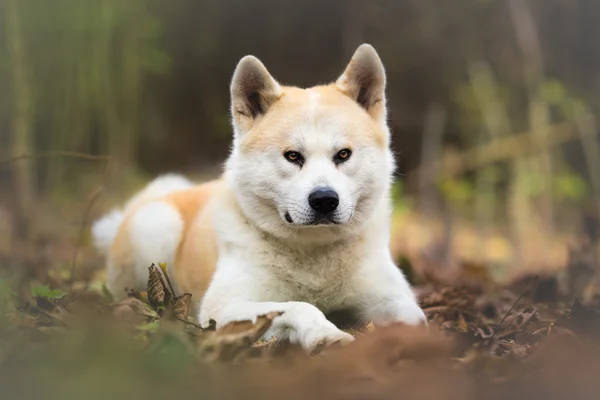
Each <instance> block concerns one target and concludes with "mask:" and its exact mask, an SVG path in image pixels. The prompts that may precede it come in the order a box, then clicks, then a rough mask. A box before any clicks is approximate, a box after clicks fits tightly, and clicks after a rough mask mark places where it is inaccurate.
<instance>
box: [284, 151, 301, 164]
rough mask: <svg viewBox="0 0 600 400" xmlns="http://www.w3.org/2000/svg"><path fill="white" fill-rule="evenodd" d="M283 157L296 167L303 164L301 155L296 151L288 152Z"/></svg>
mask: <svg viewBox="0 0 600 400" xmlns="http://www.w3.org/2000/svg"><path fill="white" fill-rule="evenodd" d="M283 156H284V157H285V159H286V160H288V161H289V162H291V163H294V164H298V165H302V164H303V163H304V158H303V157H302V154H300V153H298V152H297V151H288V152H286V153H285V154H284V155H283Z"/></svg>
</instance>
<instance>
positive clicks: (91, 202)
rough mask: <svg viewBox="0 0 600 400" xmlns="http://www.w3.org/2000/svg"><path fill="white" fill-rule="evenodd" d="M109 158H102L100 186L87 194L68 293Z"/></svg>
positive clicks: (71, 286)
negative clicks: (86, 203)
mask: <svg viewBox="0 0 600 400" xmlns="http://www.w3.org/2000/svg"><path fill="white" fill-rule="evenodd" d="M109 160H110V157H107V158H105V159H104V167H103V172H102V182H101V184H100V186H98V187H97V188H96V189H95V190H94V191H93V192H92V194H91V195H90V196H89V198H90V200H89V201H88V205H87V207H86V209H85V212H84V213H83V219H82V221H81V227H80V229H79V236H78V238H77V244H76V246H75V250H74V251H73V260H72V263H71V276H70V277H69V293H71V292H72V290H73V282H74V281H75V268H76V266H77V256H78V255H79V248H80V247H81V245H82V243H83V234H84V233H85V229H86V227H87V223H88V219H89V216H90V212H91V211H92V207H93V206H94V203H95V202H96V200H97V199H98V197H100V194H101V193H102V191H103V190H104V186H105V183H106V174H107V171H108V161H109Z"/></svg>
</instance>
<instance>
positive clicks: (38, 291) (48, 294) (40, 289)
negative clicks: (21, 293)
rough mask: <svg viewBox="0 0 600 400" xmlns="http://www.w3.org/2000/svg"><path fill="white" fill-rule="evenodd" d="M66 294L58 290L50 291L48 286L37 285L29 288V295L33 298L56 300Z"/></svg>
mask: <svg viewBox="0 0 600 400" xmlns="http://www.w3.org/2000/svg"><path fill="white" fill-rule="evenodd" d="M66 294H67V293H66V292H63V291H62V290H60V289H50V286H48V285H39V286H34V287H32V288H31V295H32V296H33V297H44V298H47V299H51V300H58V299H62V298H63V297H65V295H66Z"/></svg>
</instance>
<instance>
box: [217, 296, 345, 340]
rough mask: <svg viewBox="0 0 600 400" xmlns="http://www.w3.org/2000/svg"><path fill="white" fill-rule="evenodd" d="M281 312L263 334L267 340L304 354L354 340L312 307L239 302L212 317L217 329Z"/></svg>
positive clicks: (280, 303) (306, 304) (292, 303)
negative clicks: (287, 344)
mask: <svg viewBox="0 0 600 400" xmlns="http://www.w3.org/2000/svg"><path fill="white" fill-rule="evenodd" d="M277 311H278V312H282V314H281V315H280V316H278V317H275V319H274V320H273V323H272V325H271V328H270V329H269V330H268V331H267V332H266V333H265V335H264V336H265V337H266V338H270V337H276V338H278V339H283V340H286V339H288V340H289V341H290V342H291V343H297V344H300V346H302V348H304V349H305V350H306V351H308V352H313V351H314V350H315V349H316V348H321V347H323V346H329V345H331V344H334V343H337V342H340V343H348V342H351V341H352V340H354V338H353V337H352V335H350V334H348V333H345V332H343V331H341V330H340V329H338V328H337V327H336V326H335V325H334V324H333V323H332V322H330V321H328V320H327V318H326V317H325V315H324V314H323V313H322V312H321V311H320V310H319V309H318V308H317V307H315V306H313V305H311V304H309V303H305V302H300V301H288V302H252V301H246V302H238V303H232V304H229V305H227V306H225V307H223V308H222V309H221V310H220V311H219V312H218V313H217V315H216V316H215V318H214V319H215V321H216V323H217V328H218V327H219V326H223V325H226V324H227V323H229V322H233V321H243V320H252V321H256V319H257V317H258V316H260V315H265V314H268V313H271V312H277Z"/></svg>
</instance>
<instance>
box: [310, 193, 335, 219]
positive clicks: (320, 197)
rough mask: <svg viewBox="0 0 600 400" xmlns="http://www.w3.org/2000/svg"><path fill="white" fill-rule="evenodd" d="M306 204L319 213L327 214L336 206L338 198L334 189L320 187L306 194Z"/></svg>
mask: <svg viewBox="0 0 600 400" xmlns="http://www.w3.org/2000/svg"><path fill="white" fill-rule="evenodd" d="M308 204H310V207H311V208H312V209H313V210H315V211H316V212H318V213H319V214H328V213H330V212H332V211H333V210H335V209H336V208H337V206H338V204H340V198H339V196H338V194H337V193H336V192H335V190H332V189H329V188H320V189H316V190H315V191H314V192H312V193H311V194H310V195H309V196H308Z"/></svg>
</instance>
